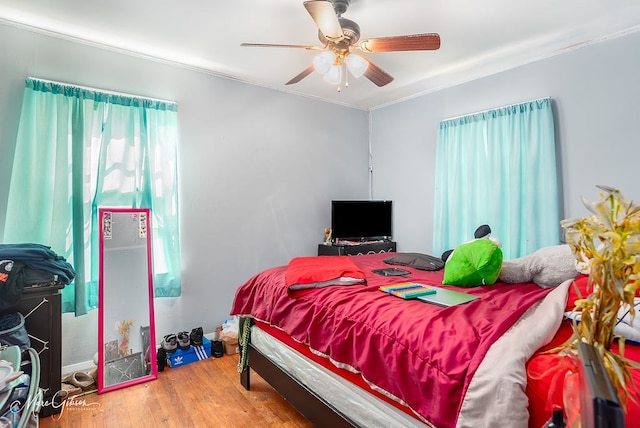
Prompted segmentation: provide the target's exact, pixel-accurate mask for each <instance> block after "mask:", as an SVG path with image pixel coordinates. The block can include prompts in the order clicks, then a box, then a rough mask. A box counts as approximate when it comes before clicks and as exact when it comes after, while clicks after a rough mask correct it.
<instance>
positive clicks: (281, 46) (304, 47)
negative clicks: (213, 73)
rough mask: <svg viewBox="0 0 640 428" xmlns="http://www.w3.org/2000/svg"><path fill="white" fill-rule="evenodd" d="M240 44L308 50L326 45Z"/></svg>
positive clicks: (254, 46) (244, 44)
mask: <svg viewBox="0 0 640 428" xmlns="http://www.w3.org/2000/svg"><path fill="white" fill-rule="evenodd" d="M240 46H245V47H250V48H299V49H307V50H323V49H324V47H318V46H307V45H279V44H273V43H240Z"/></svg>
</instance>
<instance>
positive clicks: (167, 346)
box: [161, 334, 178, 352]
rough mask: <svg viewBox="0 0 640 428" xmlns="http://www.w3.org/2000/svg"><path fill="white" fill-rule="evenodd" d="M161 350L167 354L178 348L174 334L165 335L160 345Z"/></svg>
mask: <svg viewBox="0 0 640 428" xmlns="http://www.w3.org/2000/svg"><path fill="white" fill-rule="evenodd" d="M161 346H162V349H164V350H165V351H167V352H173V351H175V350H176V348H177V347H178V338H177V337H176V335H175V334H167V335H166V336H165V337H164V339H162V343H161Z"/></svg>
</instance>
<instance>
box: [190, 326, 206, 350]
mask: <svg viewBox="0 0 640 428" xmlns="http://www.w3.org/2000/svg"><path fill="white" fill-rule="evenodd" d="M203 336H204V334H203V333H202V327H196V328H194V329H193V330H191V334H190V335H189V339H190V340H191V344H192V345H193V346H202V337H203Z"/></svg>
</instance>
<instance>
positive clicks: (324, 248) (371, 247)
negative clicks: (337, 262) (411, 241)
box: [318, 241, 396, 256]
mask: <svg viewBox="0 0 640 428" xmlns="http://www.w3.org/2000/svg"><path fill="white" fill-rule="evenodd" d="M389 252H393V253H395V252H396V243H395V242H394V241H379V242H370V243H362V244H356V245H336V244H332V245H326V244H319V245H318V255H319V256H359V255H363V254H376V253H389Z"/></svg>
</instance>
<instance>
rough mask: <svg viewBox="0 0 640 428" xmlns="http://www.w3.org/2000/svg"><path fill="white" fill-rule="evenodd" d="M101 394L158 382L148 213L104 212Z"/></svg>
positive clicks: (99, 328) (101, 252) (101, 250)
mask: <svg viewBox="0 0 640 428" xmlns="http://www.w3.org/2000/svg"><path fill="white" fill-rule="evenodd" d="M98 211H99V219H100V246H99V248H100V251H99V260H100V263H99V269H100V272H99V278H100V279H99V281H100V282H99V304H98V393H102V392H107V391H111V390H114V389H119V388H124V387H126V386H131V385H135V384H138V383H141V382H146V381H149V380H152V379H156V378H157V377H158V367H157V364H154V362H155V361H156V352H155V324H154V316H153V270H152V256H151V227H150V226H151V225H150V211H149V210H148V209H128V208H100V209H99V210H98Z"/></svg>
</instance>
